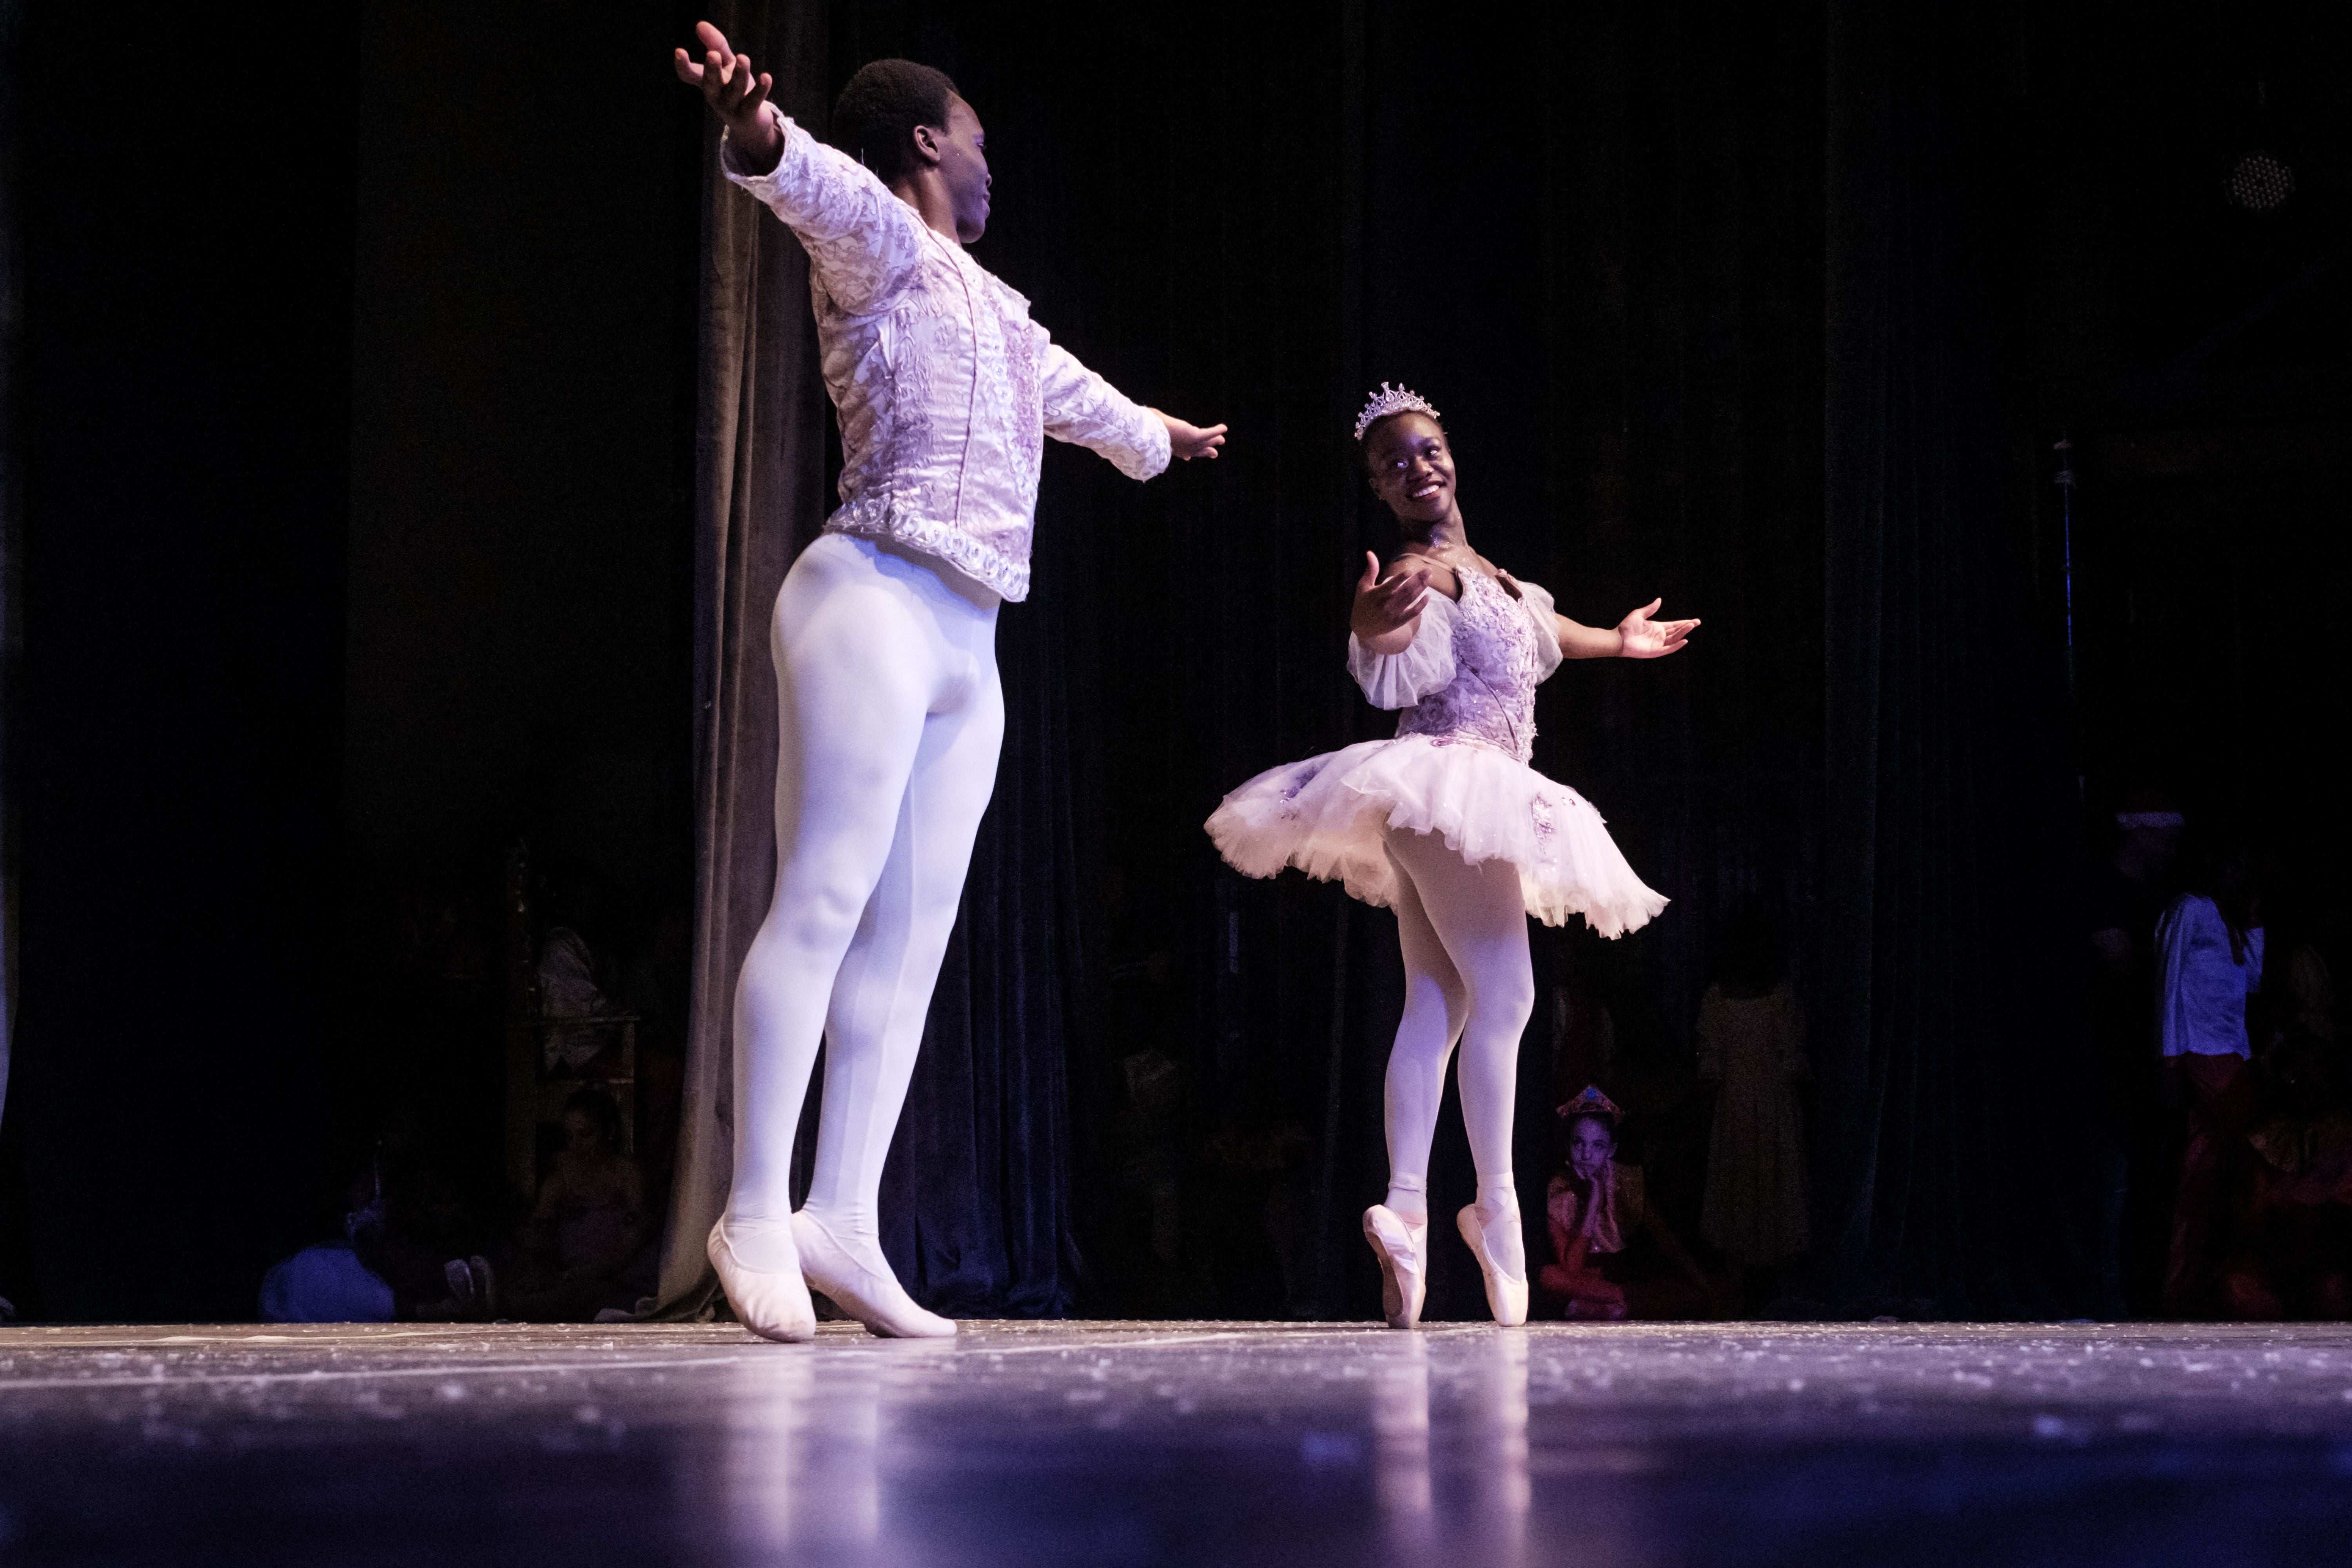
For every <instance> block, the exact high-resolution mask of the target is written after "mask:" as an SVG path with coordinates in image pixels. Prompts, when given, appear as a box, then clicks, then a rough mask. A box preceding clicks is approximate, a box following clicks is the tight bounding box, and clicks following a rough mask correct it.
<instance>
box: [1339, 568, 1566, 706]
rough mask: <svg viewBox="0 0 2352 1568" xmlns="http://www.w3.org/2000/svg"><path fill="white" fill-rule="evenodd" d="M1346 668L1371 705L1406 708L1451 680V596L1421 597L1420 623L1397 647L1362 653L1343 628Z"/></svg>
mask: <svg viewBox="0 0 2352 1568" xmlns="http://www.w3.org/2000/svg"><path fill="white" fill-rule="evenodd" d="M1556 641H1557V639H1555V642H1556ZM1348 673H1349V675H1352V676H1354V677H1355V678H1356V684H1357V685H1359V686H1360V687H1362V688H1363V689H1364V700H1366V701H1368V702H1370V704H1371V705H1372V706H1373V707H1375V708H1410V707H1412V705H1413V704H1414V703H1416V702H1418V701H1420V700H1422V699H1423V698H1424V697H1426V696H1428V695H1429V694H1430V693H1431V692H1433V691H1443V690H1444V689H1445V688H1446V687H1448V686H1450V685H1452V684H1453V682H1454V601H1453V600H1451V599H1449V598H1447V597H1446V596H1445V595H1443V594H1437V593H1433V594H1431V595H1429V596H1428V597H1427V598H1426V599H1424V600H1423V601H1422V605H1421V625H1420V626H1418V627H1416V628H1415V629H1414V631H1413V634H1412V642H1410V643H1408V644H1406V645H1405V647H1404V650H1403V651H1402V653H1366V652H1365V651H1364V645H1363V644H1361V643H1360V642H1358V641H1357V640H1356V634H1355V633H1353V632H1350V633H1349V634H1348Z"/></svg>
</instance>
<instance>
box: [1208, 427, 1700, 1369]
mask: <svg viewBox="0 0 2352 1568" xmlns="http://www.w3.org/2000/svg"><path fill="white" fill-rule="evenodd" d="M1356 439H1357V440H1359V441H1361V442H1362V443H1363V444H1364V458H1365V462H1366V465H1367V467H1368V468H1369V469H1370V475H1369V477H1370V481H1371V487H1372V492H1373V493H1374V494H1375V495H1377V496H1379V497H1380V498H1381V500H1382V501H1384V502H1386V503H1387V505H1388V508H1389V510H1391V511H1392V512H1394V513H1395V514H1396V520H1397V525H1398V528H1399V530H1400V531H1402V535H1403V542H1402V549H1401V550H1400V551H1399V552H1397V556H1396V558H1395V559H1394V560H1393V561H1391V563H1389V568H1388V572H1387V574H1386V575H1382V574H1381V571H1380V562H1379V558H1378V557H1376V556H1373V555H1371V554H1370V553H1367V554H1366V556H1365V558H1364V575H1363V580H1362V581H1361V582H1360V583H1358V584H1356V599H1355V605H1354V608H1353V609H1352V611H1351V612H1350V615H1349V638H1348V670H1349V674H1351V675H1353V676H1354V677H1355V678H1356V682H1357V684H1358V685H1360V686H1361V687H1362V688H1363V689H1364V695H1365V696H1366V697H1367V698H1369V699H1370V700H1371V701H1372V703H1373V704H1374V705H1375V706H1377V707H1381V708H1393V709H1402V710H1403V713H1402V716H1401V717H1400V718H1399V719H1398V721H1397V732H1396V737H1395V738H1394V739H1393V740H1388V741H1370V742H1365V743H1363V744H1361V745H1355V746H1349V747H1347V748H1346V749H1344V750H1342V751H1337V752H1329V753H1327V754H1326V755H1323V756H1319V757H1309V758H1307V760H1306V761H1304V762H1298V763H1289V764H1287V765H1286V766H1284V767H1278V768H1276V769H1273V770H1272V771H1270V772H1267V773H1260V774H1259V775H1258V776H1257V777H1255V778H1254V779H1252V780H1250V781H1249V783H1247V784H1244V785H1242V786H1241V788H1239V789H1237V790H1235V791H1234V792H1233V794H1231V795H1227V796H1226V797H1225V799H1224V804H1223V805H1220V806H1219V807H1218V808H1217V810H1216V813H1215V815H1214V816H1211V817H1210V818H1209V822H1208V828H1209V834H1210V837H1213V838H1214V839H1215V840H1216V844H1217V848H1218V849H1219V850H1220V851H1221V852H1222V853H1223V856H1224V858H1226V860H1227V861H1229V862H1230V863H1231V864H1232V865H1233V867H1234V869H1236V870H1239V871H1242V872H1244V873H1245V874H1247V875H1249V876H1253V877H1271V876H1273V875H1274V874H1275V873H1276V872H1277V871H1279V870H1281V869H1282V868H1284V867H1285V866H1296V867H1297V868H1299V869H1300V870H1302V871H1305V872H1306V873H1307V875H1308V876H1310V877H1317V878H1321V879H1326V880H1328V879H1335V878H1336V879H1339V881H1340V882H1341V883H1343V884H1344V885H1345V886H1346V888H1347V889H1348V891H1349V893H1351V894H1353V895H1354V896H1355V897H1357V898H1359V899H1361V900H1364V901H1365V902H1366V903H1368V904H1379V905H1386V906H1390V907H1392V908H1393V909H1394V910H1396V915H1397V935H1398V938H1399V941H1400V942H1401V944H1402V947H1403V950H1404V968H1405V1003H1404V1016H1403V1018H1402V1020H1401V1021H1400V1022H1399V1023H1398V1025H1397V1034H1396V1046H1395V1048H1394V1049H1393V1050H1392V1051H1391V1053H1390V1056H1389V1068H1388V1085H1387V1095H1386V1121H1387V1131H1388V1146H1389V1190H1388V1196H1387V1197H1386V1199H1385V1200H1383V1201H1382V1202H1381V1203H1378V1204H1375V1205H1372V1206H1371V1207H1370V1208H1369V1209H1367V1210H1365V1211H1364V1236H1365V1238H1366V1239H1367V1240H1369V1241H1370V1243H1371V1246H1372V1250H1373V1252H1374V1253H1375V1254H1377V1255H1378V1256H1379V1258H1380V1261H1381V1282H1382V1289H1381V1296H1382V1305H1383V1307H1384V1309H1385V1310H1386V1314H1387V1317H1388V1321H1389V1324H1390V1326H1391V1328H1399V1329H1409V1328H1411V1327H1412V1326H1413V1325H1414V1324H1415V1323H1416V1322H1418V1321H1420V1318H1421V1305H1422V1298H1423V1292H1424V1290H1425V1289H1426V1277H1427V1273H1428V1267H1427V1266H1428V1258H1429V1203H1428V1199H1427V1197H1426V1195H1425V1192H1424V1181H1425V1178H1426V1176H1427V1174H1428V1170H1429V1143H1430V1139H1431V1137H1432V1136H1433V1134H1434V1132H1435V1131H1436V1127H1437V1108H1438V1103H1439V1100H1440V1097H1441V1096H1442V1095H1443V1093H1444V1087H1445V1063H1446V1058H1448V1057H1449V1056H1451V1055H1452V1054H1453V1050H1454V1043H1455V1042H1456V1041H1457V1040H1458V1041H1460V1042H1461V1046H1462V1071H1461V1075H1460V1078H1461V1089H1462V1121H1463V1123H1464V1126H1465V1130H1466V1131H1468V1133H1469V1135H1470V1152H1471V1155H1472V1158H1473V1159H1474V1160H1475V1161H1476V1163H1477V1167H1478V1201H1477V1202H1476V1203H1475V1204H1473V1205H1469V1206H1468V1207H1465V1209H1463V1210H1462V1212H1461V1214H1460V1215H1458V1216H1457V1222H1456V1223H1457V1224H1458V1226H1459V1227H1460V1229H1461V1232H1462V1238H1463V1239H1464V1240H1465V1241H1466V1242H1468V1243H1469V1245H1470V1250H1471V1251H1472V1252H1473V1253H1475V1255H1476V1256H1477V1258H1478V1267H1479V1268H1480V1269H1481V1270H1482V1271H1483V1272H1484V1273H1485V1275H1486V1303H1487V1305H1488V1306H1489V1307H1490V1308H1492V1309H1493V1310H1494V1314H1495V1321H1496V1322H1498V1323H1523V1322H1525V1321H1527V1316H1528V1268H1527V1244H1526V1238H1525V1237H1523V1236H1522V1235H1521V1232H1520V1225H1519V1200H1518V1194H1517V1189H1516V1187H1515V1186H1514V1185H1513V1184H1512V1176H1511V1101H1512V1098H1513V1095H1514V1094H1515V1093H1516V1091H1517V1077H1518V1053H1519V1034H1520V1031H1521V1030H1523V1029H1524V1028H1525V1027H1526V1026H1527V1022H1528V1013H1529V1011H1530V1010H1531V1009H1532V1008H1533V1006H1534V1005H1535V976H1534V973H1533V972H1532V970H1531V968H1530V966H1529V963H1528V922H1527V917H1528V915H1534V916H1536V917H1537V918H1538V919H1540V920H1542V921H1544V922H1545V923H1547V924H1549V925H1559V924H1560V923H1562V922H1563V921H1566V920H1567V918H1568V917H1569V916H1570V915H1571V914H1580V915H1582V916H1583V917H1584V918H1585V920H1586V921H1587V922H1588V923H1589V924H1590V925H1591V927H1592V929H1593V930H1595V931H1599V932H1600V933H1601V935H1603V936H1611V937H1613V936H1618V935H1621V934H1622V933H1623V932H1625V931H1632V930H1633V929H1634V928H1635V927H1637V926H1639V925H1642V924H1643V922H1645V921H1648V920H1649V919H1650V918H1651V917H1652V916H1653V915H1655V914H1656V913H1657V912H1658V911H1659V910H1663V909H1664V908H1665V906H1666V900H1664V898H1663V897H1662V896H1660V895H1659V894H1657V893H1654V892H1653V891H1651V890H1650V889H1648V888H1646V887H1643V885H1642V881H1641V879H1639V878H1638V877H1636V876H1634V875H1633V868H1631V867H1630V866H1628V865H1626V863H1625V857H1624V856H1623V855H1622V854H1620V853H1619V852H1618V849H1617V846H1616V845H1615V844H1614V843H1613V842H1612V841H1611V839H1610V837H1609V833H1608V830H1607V829H1606V828H1605V827H1603V826H1601V814H1600V813H1599V812H1596V811H1594V810H1593V809H1592V807H1591V805H1590V804H1589V803H1588V802H1587V801H1586V800H1585V798H1584V797H1583V796H1582V795H1578V794H1577V793H1576V792H1575V791H1574V790H1572V789H1569V788H1567V787H1566V786H1564V785H1561V784H1554V783H1552V782H1551V781H1550V780H1549V779H1547V778H1545V777H1544V776H1543V775H1542V774H1541V773H1537V772H1536V771H1535V770H1534V769H1533V768H1531V767H1529V766H1528V758H1529V757H1531V756H1532V755H1533V754H1534V752H1533V745H1534V741H1535V732H1536V731H1535V724H1534V713H1535V690H1536V687H1537V685H1538V683H1540V682H1541V681H1543V680H1544V679H1547V678H1548V677H1549V676H1550V674H1551V673H1552V671H1553V670H1555V669H1557V668H1559V664H1560V661H1561V660H1562V659H1564V658H1664V656H1665V655H1667V654H1670V653H1673V652H1675V650H1676V649H1678V648H1680V647H1682V646H1683V642H1684V639H1685V638H1686V637H1689V636H1690V634H1691V632H1692V631H1693V630H1694V629H1695V628H1696V626H1698V622H1696V620H1688V621H1653V620H1652V619H1650V616H1651V615H1652V614H1653V613H1654V612H1655V611H1656V610H1657V608H1658V603H1659V602H1658V601H1656V600H1653V601H1652V602H1651V603H1649V604H1648V605H1643V607H1642V608H1640V609H1638V610H1635V611H1634V612H1633V614H1631V615H1629V616H1626V617H1625V618H1624V619H1623V620H1622V621H1621V622H1619V623H1618V625H1617V626H1616V629H1614V630H1613V631H1602V630H1600V629H1598V628H1596V627H1592V626H1579V625H1578V624H1577V623H1576V622H1574V621H1571V620H1570V619H1568V618H1567V617H1566V616H1561V615H1558V614H1556V613H1554V611H1553V609H1552V600H1551V595H1549V594H1548V593H1546V592H1544V590H1543V589H1541V588H1538V587H1537V586H1536V585H1535V584H1532V583H1522V582H1519V581H1518V580H1517V579H1516V578H1514V577H1512V576H1511V575H1510V574H1508V573H1507V572H1504V571H1502V570H1501V569H1500V568H1498V567H1496V565H1494V564H1493V563H1491V562H1489V561H1487V560H1486V558H1485V557H1484V556H1482V555H1480V554H1479V553H1478V552H1476V551H1475V550H1473V549H1471V548H1470V543H1469V539H1468V536H1467V534H1466V532H1465V530H1464V527H1463V522H1462V508H1461V505H1460V502H1459V500H1458V499H1457V498H1456V496H1455V493H1454V477H1455V475H1454V454H1453V451H1452V448H1451V447H1448V446H1447V444H1446V439H1445V431H1444V427H1443V426H1440V425H1439V424H1438V422H1437V410H1436V409H1434V408H1433V407H1431V406H1430V405H1428V404H1427V403H1426V402H1425V401H1423V399H1422V398H1421V397H1419V396H1418V395H1414V394H1413V393H1411V392H1408V391H1404V390H1402V389H1391V387H1390V386H1389V385H1388V384H1387V383H1385V382H1383V383H1381V390H1380V392H1379V393H1377V394H1376V395H1374V396H1373V398H1372V400H1371V401H1370V403H1369V404H1367V405H1365V406H1364V410H1363V412H1362V414H1360V416H1358V417H1357V420H1356ZM1432 590H1434V592H1432Z"/></svg>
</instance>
